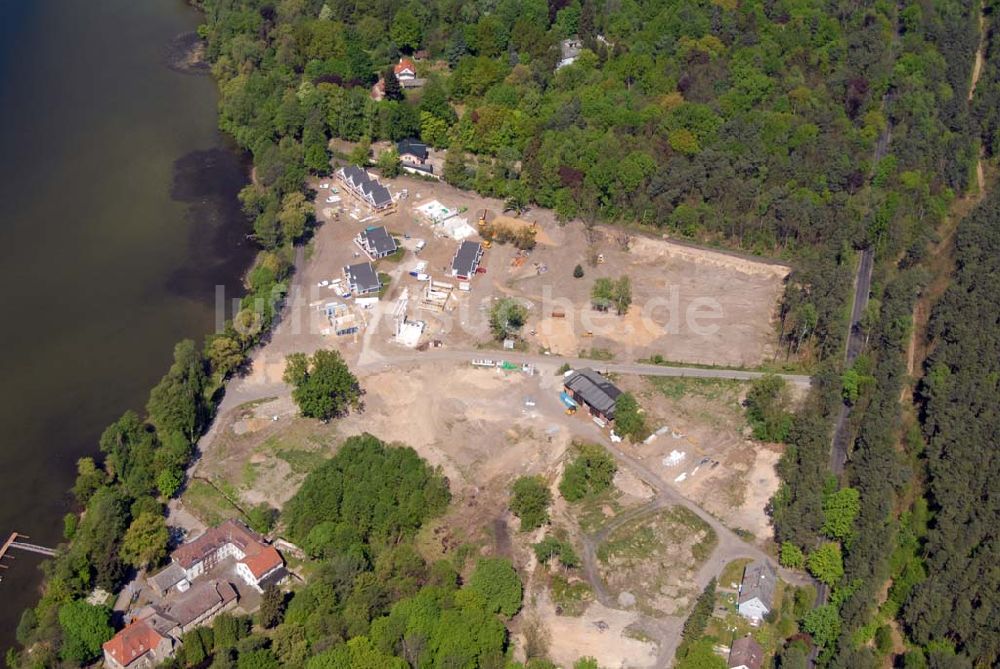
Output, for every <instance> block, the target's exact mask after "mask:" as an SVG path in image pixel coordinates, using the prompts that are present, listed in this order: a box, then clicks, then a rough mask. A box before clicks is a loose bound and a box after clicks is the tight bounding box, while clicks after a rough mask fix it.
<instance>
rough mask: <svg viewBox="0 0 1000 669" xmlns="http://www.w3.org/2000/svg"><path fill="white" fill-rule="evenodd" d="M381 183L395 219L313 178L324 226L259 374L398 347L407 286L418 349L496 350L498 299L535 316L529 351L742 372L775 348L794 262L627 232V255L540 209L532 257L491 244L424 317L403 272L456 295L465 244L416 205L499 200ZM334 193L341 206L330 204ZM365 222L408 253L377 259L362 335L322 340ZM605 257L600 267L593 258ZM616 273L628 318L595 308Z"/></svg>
mask: <svg viewBox="0 0 1000 669" xmlns="http://www.w3.org/2000/svg"><path fill="white" fill-rule="evenodd" d="M383 183H385V184H386V185H387V187H388V188H389V189H390V191H391V192H392V193H393V194H394V195H396V196H398V197H399V199H398V200H397V206H396V210H395V211H393V212H392V213H389V214H388V215H385V216H378V217H375V216H370V215H369V212H367V211H365V210H364V208H363V207H361V206H359V205H358V204H357V203H356V202H355V201H354V200H353V199H352V197H351V196H350V195H349V194H348V193H347V192H346V191H345V190H344V188H343V187H342V184H340V182H339V181H338V180H337V179H336V177H330V178H324V179H315V180H314V181H313V182H311V184H310V186H311V187H313V188H314V189H315V191H316V193H317V197H316V203H317V204H316V217H317V220H318V221H319V223H320V225H319V227H318V229H317V232H316V235H315V239H314V241H313V243H312V244H311V247H310V248H311V251H310V255H309V259H308V262H307V263H305V266H304V267H303V268H302V269H301V271H300V273H299V274H298V275H297V276H296V277H295V279H294V281H295V284H296V286H297V288H298V293H297V295H293V296H292V304H293V309H292V311H291V313H290V314H289V315H288V317H286V322H285V323H283V324H282V326H281V327H280V328H279V329H278V331H277V332H275V334H274V337H273V344H274V345H273V346H271V347H268V348H269V349H270V351H269V352H268V354H267V357H265V358H264V359H262V360H261V361H260V363H261V364H260V365H255V368H254V370H255V373H256V374H259V375H261V378H262V379H275V378H277V377H278V376H280V372H281V360H282V359H283V357H284V354H285V352H287V351H291V350H304V351H311V350H315V349H317V348H319V347H321V346H322V347H327V346H334V347H336V348H338V349H340V350H341V351H342V352H343V353H344V354H345V356H346V357H347V358H348V359H351V358H352V357H357V356H358V355H360V353H361V350H362V348H363V344H365V343H366V342H367V343H368V344H370V345H371V347H372V350H373V351H374V352H375V353H374V354H375V355H377V352H378V351H383V352H384V351H386V350H392V348H393V347H398V344H395V343H394V341H393V335H394V326H395V320H394V318H393V317H392V311H393V309H394V308H395V307H396V305H397V301H398V300H399V298H400V295H401V293H402V291H403V289H404V288H405V289H406V291H407V294H408V297H409V308H408V309H407V310H406V311H407V315H408V317H409V318H411V319H417V320H423V321H425V322H426V324H427V328H426V331H425V334H424V337H423V339H424V341H426V340H429V339H438V340H441V341H443V342H444V344H445V345H449V346H456V347H470V346H477V345H482V344H483V343H487V342H489V339H490V337H489V330H488V313H489V309H490V307H491V305H492V304H493V302H494V300H496V299H499V298H501V297H507V296H510V297H515V298H518V299H519V300H521V301H522V303H523V304H525V306H527V307H528V309H529V321H528V323H527V325H526V327H525V328H524V330H523V332H524V336H525V339H526V344H527V346H528V348H529V350H533V351H535V352H538V351H546V350H547V351H550V352H552V353H554V354H562V355H576V354H578V353H579V352H580V351H581V350H590V349H593V348H596V349H600V350H606V351H608V352H609V354H610V355H612V356H614V358H615V359H618V360H634V359H642V358H648V357H650V356H652V355H661V356H663V358H665V359H667V360H673V361H679V362H690V363H700V364H719V365H743V366H753V365H757V364H760V363H761V362H764V361H766V360H769V359H770V358H771V357H772V356H773V354H774V349H773V341H774V339H775V336H774V324H773V320H774V316H775V310H776V306H777V301H778V298H779V296H780V294H781V290H782V283H783V280H784V277H785V276H786V275H787V274H788V271H789V270H788V268H787V267H785V266H783V265H777V264H771V263H766V262H759V261H753V260H748V259H746V258H743V257H739V256H735V255H730V254H726V253H722V252H718V251H711V250H706V249H698V248H693V247H689V246H685V245H682V244H679V243H674V242H670V241H666V240H662V239H657V238H652V237H644V236H635V235H629V236H628V247H629V248H628V250H625V249H624V245H623V241H624V240H623V238H622V233H621V231H620V230H617V229H611V228H603V227H597V228H595V229H594V230H593V231H591V232H590V233H588V231H587V230H586V229H585V227H584V226H583V224H582V223H579V222H571V223H567V224H560V223H558V222H557V221H556V220H555V218H554V214H553V213H552V212H551V211H548V210H544V209H534V210H530V211H528V212H526V213H524V214H523V215H522V216H521V217H520V219H519V220H521V221H523V222H525V224H528V223H537V225H538V228H537V229H538V233H537V237H536V239H537V241H538V244H537V246H536V247H535V249H534V250H533V251H531V252H530V253H529V254H526V255H525V254H519V253H518V252H517V250H516V249H515V248H514V247H513V246H511V245H493V246H492V248H490V249H488V250H487V251H486V253H485V256H484V258H483V262H482V267H483V268H484V269H485V273H484V274H479V275H477V276H475V277H474V278H473V279H472V280H471V281H470V284H471V290H470V291H467V292H466V291H459V290H455V291H454V292H453V294H452V297H451V299H450V300H449V302H448V304H447V306H446V307H445V309H444V310H443V311H441V312H435V311H430V310H426V309H420V308H418V305H419V303H420V297H421V296H422V294H423V291H424V289H425V288H426V285H427V284H426V283H425V282H421V281H418V280H417V279H416V278H415V277H412V276H410V275H409V271H411V270H413V269H414V267H415V266H416V264H417V263H418V262H423V263H426V266H425V269H424V272H425V273H426V274H429V275H430V276H431V278H432V279H434V280H437V281H446V282H448V283H451V284H453V285H454V286H455V288H457V287H458V286H457V284H458V283H459V282H458V281H457V280H456V279H454V278H452V277H451V275H450V267H451V261H452V259H453V257H454V254H455V251H456V250H457V248H458V245H459V242H457V241H455V240H453V239H451V238H450V237H447V236H444V233H443V232H442V230H441V229H440V227H439V226H434V225H432V224H431V223H430V222H429V221H427V220H425V219H424V218H423V217H422V216H421V215H420V214H419V212H417V210H416V208H417V207H419V206H420V205H422V204H425V203H427V202H429V201H431V200H437V201H438V202H440V203H442V204H444V205H445V206H447V207H449V208H451V209H453V210H456V211H458V212H459V213H458V214H457V215H456V217H457V218H464V219H466V220H467V221H468V223H469V225H471V226H472V227H473V228H475V227H476V225H477V222H478V218H479V216H480V215H481V214H482V212H484V211H485V212H487V214H488V217H489V218H490V219H491V220H492V219H493V218H494V217H495V216H498V215H501V212H502V209H503V205H502V203H501V202H500V201H498V200H492V199H489V198H483V197H480V196H478V195H475V194H474V193H469V192H465V191H460V190H458V189H455V188H453V187H451V186H449V185H447V184H444V183H441V182H430V181H426V180H422V179H417V178H414V177H409V176H403V177H399V178H396V179H386V180H383ZM322 185H326V186H327V187H326V188H321V187H320V186H322ZM334 189H336V190H338V193H337V194H336V196H335V197H340V198H341V200H340V202H337V203H328V202H327V201H326V200H327V198H328V197H334V194H333V190H334ZM368 225H385V226H386V227H387V228H388V229H389V231H390V232H391V233H392V234H393V235H395V236H396V237H397V238H398V239H399V240H400V241H401V242H402V243H403V246H404V247H406V248H408V250H406V251H405V253H404V255H403V256H402V258H401V259H398V260H396V261H392V260H390V259H383V260H380V261H378V262H377V263H376V266H377V269H378V271H379V272H383V273H386V274H388V275H389V276H390V278H391V284H390V287H389V289H388V290H387V291H386V294H385V295H384V297H383V299H382V301H381V303H380V304H379V305H378V306H376V307H374V308H373V309H368V310H363V309H358V308H356V307H352V309H354V311H355V313H356V314H357V317H358V319H359V321H361V323H362V331H361V332H360V333H358V334H356V335H348V336H345V337H336V336H334V335H327V336H323V335H321V334H320V333H321V331H322V330H324V329H325V328H328V327H329V323H328V322H327V320H326V317H325V315H324V314H323V313H321V312H320V311H319V310H320V309H321V308H322V306H323V305H325V304H326V303H328V302H332V301H343V300H341V299H340V298H337V297H336V296H335V295H334V293H333V291H331V290H330V289H329V288H326V287H323V286H321V285H319V284H320V283H321V282H323V281H329V280H332V279H335V278H338V277H340V276H341V275H342V270H343V267H344V266H345V265H348V264H351V263H354V262H360V261H364V260H365V258H364V257H361V256H359V254H358V249H357V247H356V246H355V245H354V243H353V238H354V237H355V236H356V235H357V234H358V233H359V232H360V231H361V230H362V229H363V228H364V227H365V226H368ZM472 239H474V240H475V239H478V237H476V236H474V237H472ZM417 240H423V241H424V242H425V243H426V246H425V247H424V248H423V249H422V250H421V251H420V252H419V254H417V253H415V251H414V247H415V245H416V241H417ZM598 255H600V256H601V257H602V258H603V262H601V263H599V264H590V262H589V261H593V260H595V259H596V258H597V257H598ZM577 264H581V265H583V266H584V268H585V276H584V277H583V278H581V279H574V278H573V277H572V274H573V268H574V267H575V266H576V265H577ZM621 275H627V276H629V277H630V279H631V281H632V292H633V302H632V307H631V308H630V309H629V310H628V312H627V314H626V315H624V316H621V317H619V316H617V315H613V314H608V313H601V312H597V311H594V310H593V309H592V308H591V306H590V291H591V288H592V286H593V283H594V280H595V279H596V278H598V277H609V278H617V277H619V276H621ZM346 302H347V303H348V304H352V302H351V300H346ZM553 314H555V316H554V315H553Z"/></svg>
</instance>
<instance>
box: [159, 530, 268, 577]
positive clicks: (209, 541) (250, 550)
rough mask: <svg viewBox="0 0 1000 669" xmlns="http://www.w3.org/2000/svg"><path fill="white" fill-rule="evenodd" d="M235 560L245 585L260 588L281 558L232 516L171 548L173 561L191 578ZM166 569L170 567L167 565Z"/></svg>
mask: <svg viewBox="0 0 1000 669" xmlns="http://www.w3.org/2000/svg"><path fill="white" fill-rule="evenodd" d="M230 557H231V558H233V559H235V560H236V572H237V573H238V574H239V575H240V578H242V579H243V580H244V581H246V582H247V584H248V585H250V586H251V587H253V588H254V589H256V590H258V591H262V590H263V587H262V583H263V582H264V581H265V580H267V579H269V578H271V577H273V576H275V575H276V574H279V573H280V572H281V571H282V568H283V567H284V561H283V560H282V559H281V555H279V554H278V551H276V550H275V549H274V548H273V547H272V546H270V545H268V544H267V543H266V542H265V541H264V539H263V538H262V537H261V536H260V535H258V534H257V533H256V532H254V531H252V530H251V529H250V528H248V527H247V526H246V525H244V524H243V523H240V522H237V521H235V520H227V521H226V522H224V523H222V524H221V525H218V526H216V527H213V528H211V529H209V530H208V531H207V532H205V533H204V534H202V535H201V536H200V537H198V538H197V539H195V540H194V541H191V542H190V543H186V544H184V545H183V546H181V547H179V548H178V549H177V550H175V551H174V552H173V555H172V556H171V558H172V559H173V561H174V563H176V564H178V565H180V567H181V568H182V569H184V572H185V574H186V575H187V579H188V580H189V581H191V580H194V579H196V578H198V577H199V576H201V575H202V574H204V573H206V572H208V571H210V570H211V569H212V568H213V567H214V566H215V565H216V564H218V563H219V562H221V561H222V560H224V559H226V558H230ZM168 569H169V568H168Z"/></svg>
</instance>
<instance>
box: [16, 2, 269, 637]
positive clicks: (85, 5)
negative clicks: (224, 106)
mask: <svg viewBox="0 0 1000 669" xmlns="http://www.w3.org/2000/svg"><path fill="white" fill-rule="evenodd" d="M0 9H2V10H3V20H2V21H0V319H2V320H0V356H2V358H0V359H2V361H3V362H2V365H0V370H2V371H0V540H2V539H3V538H6V536H7V535H8V534H9V533H10V532H12V531H18V532H22V533H24V534H27V535H30V536H31V540H32V541H33V542H34V543H39V544H44V545H50V546H54V545H55V544H56V543H57V542H58V541H59V540H60V539H61V533H62V520H61V519H62V516H63V515H64V514H65V513H66V512H67V511H68V510H69V509H70V508H71V505H72V500H71V498H70V496H69V495H68V492H67V491H68V490H69V488H70V487H71V486H72V483H73V478H74V473H75V462H76V460H77V459H78V458H79V457H81V456H83V455H93V454H95V453H96V450H97V439H98V437H99V435H100V433H101V431H102V430H103V428H104V427H105V426H106V425H107V424H108V423H110V422H111V421H113V420H115V419H116V418H117V417H118V416H119V415H120V414H121V413H122V412H123V411H125V410H126V409H129V408H132V409H137V410H141V409H142V407H143V406H144V404H145V401H146V396H147V393H148V391H149V389H150V388H151V387H152V386H153V385H154V384H155V383H156V382H157V381H158V380H159V378H160V376H162V375H163V373H164V372H165V371H166V369H167V367H168V366H169V364H170V360H171V352H172V349H173V345H174V343H175V342H176V341H178V340H179V339H182V338H184V337H193V338H196V339H197V340H199V341H200V340H201V338H202V337H203V336H204V334H205V333H207V332H209V331H210V330H211V329H212V327H213V324H214V320H215V318H214V296H215V287H216V285H224V286H226V288H227V292H228V294H229V295H234V294H237V293H238V291H239V277H240V276H241V274H242V273H243V271H244V270H245V268H246V266H247V264H248V263H249V260H250V258H251V257H252V254H253V250H252V249H251V248H250V247H249V245H248V243H247V242H245V240H244V234H245V231H246V224H245V221H244V220H243V218H242V216H241V214H240V212H239V206H238V202H237V201H236V193H237V192H238V191H239V189H240V188H241V187H242V186H243V185H244V184H245V183H246V180H247V165H246V163H245V160H244V158H243V157H242V156H241V155H240V153H239V152H238V151H236V150H235V148H234V147H233V146H232V145H231V144H230V143H229V142H228V141H227V139H226V138H225V137H224V136H222V135H221V134H220V133H219V132H218V131H217V129H216V123H217V117H216V105H217V102H218V93H217V90H216V88H215V84H214V82H213V80H212V79H211V77H209V76H207V75H205V74H204V73H202V74H200V75H198V74H192V73H185V72H182V71H178V70H177V69H176V68H172V67H170V66H168V65H169V63H170V62H171V59H170V57H169V55H168V54H170V53H171V45H172V44H174V43H175V41H176V40H177V38H178V37H180V36H182V35H184V34H185V33H188V34H189V33H190V32H191V31H193V30H194V29H195V28H196V27H197V25H198V22H199V20H200V16H199V14H198V13H197V12H196V11H195V10H193V9H192V8H190V7H189V6H187V5H186V4H185V3H184V2H183V1H182V0H100V1H99V2H80V1H79V0H28V1H25V0H0ZM14 555H15V559H14V560H12V561H10V560H5V562H7V563H8V564H10V568H9V569H7V570H3V571H2V573H0V576H2V577H3V581H2V582H0V649H2V648H5V647H6V646H7V645H9V644H11V643H12V642H13V639H14V629H15V627H16V625H17V621H18V619H19V617H20V613H21V611H22V610H23V609H24V608H25V607H26V606H29V605H31V604H32V603H33V602H34V600H35V599H36V597H37V589H38V585H39V571H38V560H37V559H36V558H34V557H32V556H30V555H29V554H26V553H17V552H15V553H14Z"/></svg>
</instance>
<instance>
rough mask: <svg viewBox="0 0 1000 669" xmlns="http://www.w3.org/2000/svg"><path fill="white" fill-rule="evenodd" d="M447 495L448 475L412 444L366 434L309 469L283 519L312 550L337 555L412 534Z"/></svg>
mask: <svg viewBox="0 0 1000 669" xmlns="http://www.w3.org/2000/svg"><path fill="white" fill-rule="evenodd" d="M449 499H450V494H449V492H448V486H447V483H446V482H445V480H444V478H443V477H441V476H440V474H438V473H436V472H435V471H434V470H433V469H431V468H430V467H429V466H428V465H427V463H425V462H424V461H423V460H422V459H421V458H420V457H419V456H418V455H417V454H416V452H415V451H414V450H413V449H411V448H407V447H399V446H388V445H386V444H384V443H382V442H381V441H379V440H378V439H376V438H375V437H373V436H371V435H369V434H364V435H361V436H357V437H350V438H349V439H347V440H346V441H345V442H344V443H343V445H342V446H341V448H340V450H339V451H338V452H337V454H336V455H335V456H334V457H332V458H330V459H329V460H327V461H326V462H324V463H323V464H322V465H320V466H319V467H317V468H316V469H314V470H313V471H311V472H310V473H309V475H308V476H307V477H306V480H305V481H304V482H303V484H302V486H301V487H300V488H299V490H298V492H297V493H295V496H294V497H292V499H290V500H289V501H288V503H287V504H286V505H285V508H284V511H283V519H284V523H285V526H286V527H287V528H288V533H289V536H290V537H292V539H293V540H294V541H296V542H299V543H301V545H303V546H304V547H305V548H306V550H307V551H308V552H309V553H310V554H312V555H315V556H324V555H333V554H335V553H338V552H346V551H349V550H351V549H352V547H355V546H362V545H367V546H371V547H372V548H375V547H387V546H391V545H392V544H394V543H395V542H398V541H400V540H402V539H405V538H407V537H411V536H412V535H413V533H414V532H416V531H417V530H418V529H419V528H420V526H421V525H422V523H423V522H424V521H425V520H426V519H428V518H431V517H433V516H435V515H437V514H439V513H441V512H442V511H444V509H445V507H446V506H447V505H448V501H449ZM372 548H369V549H365V550H372Z"/></svg>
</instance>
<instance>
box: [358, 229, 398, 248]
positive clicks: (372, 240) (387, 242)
mask: <svg viewBox="0 0 1000 669" xmlns="http://www.w3.org/2000/svg"><path fill="white" fill-rule="evenodd" d="M361 239H362V242H364V243H365V244H366V245H367V247H368V248H369V249H370V250H371V251H372V252H373V253H375V254H376V255H387V254H389V253H393V252H394V251H395V250H396V240H395V239H393V238H392V235H390V234H389V231H388V230H386V229H385V226H384V225H379V226H373V227H370V228H365V229H364V230H362V231H361Z"/></svg>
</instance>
